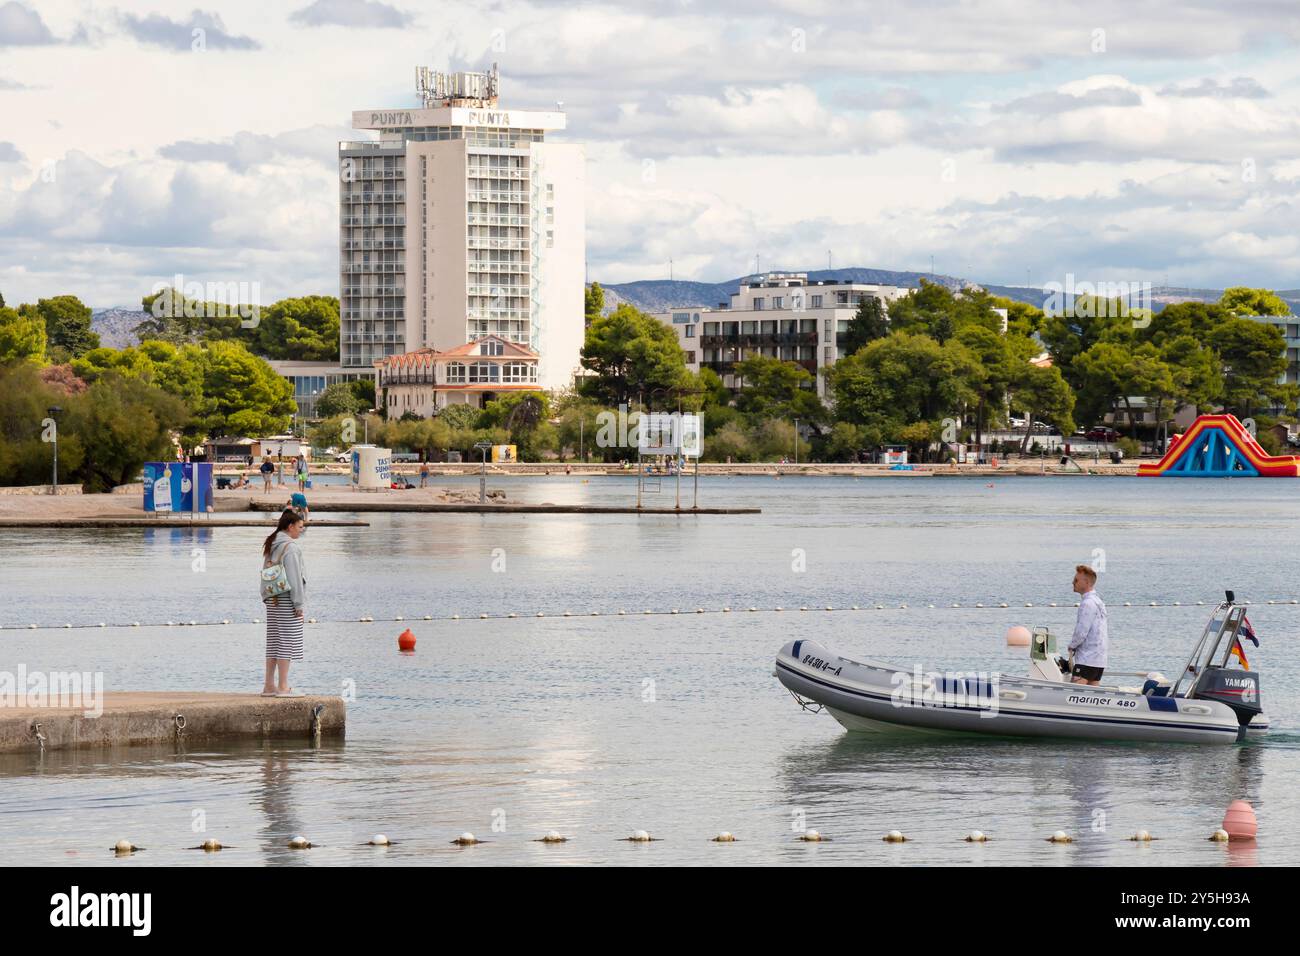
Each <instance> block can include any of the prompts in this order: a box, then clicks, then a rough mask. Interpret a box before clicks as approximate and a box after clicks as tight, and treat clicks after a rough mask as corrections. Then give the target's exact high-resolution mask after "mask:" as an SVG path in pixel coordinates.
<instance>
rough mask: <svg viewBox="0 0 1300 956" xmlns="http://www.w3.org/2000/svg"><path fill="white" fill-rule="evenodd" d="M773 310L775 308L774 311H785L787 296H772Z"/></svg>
mask: <svg viewBox="0 0 1300 956" xmlns="http://www.w3.org/2000/svg"><path fill="white" fill-rule="evenodd" d="M772 308H774V309H784V308H785V296H781V295H774V296H772Z"/></svg>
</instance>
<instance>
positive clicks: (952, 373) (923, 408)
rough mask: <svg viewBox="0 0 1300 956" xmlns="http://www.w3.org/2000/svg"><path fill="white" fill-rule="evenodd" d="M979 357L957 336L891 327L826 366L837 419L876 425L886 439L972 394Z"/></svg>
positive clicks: (935, 418) (947, 411) (936, 418)
mask: <svg viewBox="0 0 1300 956" xmlns="http://www.w3.org/2000/svg"><path fill="white" fill-rule="evenodd" d="M979 372H980V369H979V361H978V359H977V358H976V357H975V355H974V354H972V353H971V351H970V349H969V348H967V347H966V346H965V345H963V344H962V343H961V342H958V341H955V340H954V341H950V342H948V343H946V344H944V345H940V344H939V343H938V342H936V341H935V340H934V339H932V338H930V337H929V336H926V335H917V334H913V333H910V332H894V333H892V334H890V335H889V336H888V337H887V338H883V339H878V340H877V341H875V342H872V343H871V344H870V345H868V346H867V347H866V348H864V349H862V350H861V351H860V352H858V353H856V354H855V355H850V356H849V357H847V358H843V359H840V360H839V361H838V362H836V363H835V365H833V366H832V367H831V370H830V383H831V388H832V391H833V393H834V396H835V411H836V414H837V416H838V417H839V418H840V420H842V421H848V422H852V423H854V424H857V425H868V426H876V427H879V428H881V430H882V433H883V435H884V436H885V437H886V438H890V437H892V436H893V434H894V433H896V432H898V431H899V430H900V429H902V428H904V427H905V426H907V425H909V424H913V423H915V422H933V423H936V424H937V423H939V422H940V421H941V420H942V419H943V418H944V417H947V416H951V415H954V414H956V412H957V411H958V410H959V409H960V408H961V407H962V406H963V405H965V404H966V403H968V402H971V401H973V400H974V399H975V398H976V392H975V388H974V387H973V384H972V383H974V382H975V381H977V379H978V376H979Z"/></svg>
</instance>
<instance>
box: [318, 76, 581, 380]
mask: <svg viewBox="0 0 1300 956" xmlns="http://www.w3.org/2000/svg"><path fill="white" fill-rule="evenodd" d="M499 82H500V81H499V76H498V73H497V68H496V66H495V65H494V66H493V67H492V70H491V71H489V72H486V73H450V74H447V73H435V72H433V71H430V70H427V69H423V68H421V69H419V70H417V71H416V85H417V90H418V92H419V94H420V98H421V101H422V107H421V108H416V109H406V108H397V109H375V110H360V111H357V112H354V113H353V114H352V125H353V127H354V128H356V129H359V130H373V131H376V132H377V133H378V136H379V138H378V139H377V140H366V141H356V142H343V143H340V144H339V168H340V176H339V275H340V282H339V284H340V295H339V302H340V357H341V364H342V367H343V368H344V369H361V370H366V371H367V372H369V371H370V370H371V369H373V368H374V367H375V365H376V363H377V362H379V361H381V360H382V359H384V358H386V357H387V356H390V355H403V354H407V353H413V352H419V351H420V350H425V349H432V350H434V351H436V352H446V351H449V350H452V349H455V348H457V347H459V346H461V345H463V344H464V343H466V342H473V341H475V340H477V339H480V338H483V337H485V336H496V337H498V338H500V339H502V340H504V341H506V342H511V343H515V344H518V345H522V346H524V347H525V348H526V349H528V350H529V351H531V352H533V353H535V354H536V356H537V376H538V378H537V386H540V387H542V388H561V387H565V386H567V385H568V384H569V383H570V381H571V380H572V377H573V374H574V371H575V370H576V369H577V367H578V359H579V351H580V349H581V347H582V338H583V300H582V294H583V271H584V258H585V255H586V253H585V238H584V233H585V221H584V207H583V202H584V200H583V189H584V178H585V159H584V153H583V147H582V146H580V145H576V144H567V143H553V142H547V141H546V134H547V133H550V132H556V131H560V130H563V129H564V127H565V116H564V113H562V112H559V111H558V110H548V111H532V110H517V109H506V108H504V107H502V106H501V105H500V102H499V97H498V89H499Z"/></svg>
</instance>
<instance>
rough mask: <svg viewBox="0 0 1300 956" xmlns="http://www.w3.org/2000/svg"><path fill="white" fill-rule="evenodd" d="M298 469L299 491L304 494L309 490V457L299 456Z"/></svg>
mask: <svg viewBox="0 0 1300 956" xmlns="http://www.w3.org/2000/svg"><path fill="white" fill-rule="evenodd" d="M297 469H298V491H299V492H303V491H306V490H307V456H306V455H299V456H298V465H297Z"/></svg>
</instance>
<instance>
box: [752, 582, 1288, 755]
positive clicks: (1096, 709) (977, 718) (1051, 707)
mask: <svg viewBox="0 0 1300 956" xmlns="http://www.w3.org/2000/svg"><path fill="white" fill-rule="evenodd" d="M1245 617H1246V608H1245V606H1244V605H1240V604H1237V603H1236V602H1235V601H1234V599H1233V595H1232V592H1231V591H1229V592H1227V599H1226V600H1225V601H1224V602H1223V603H1221V604H1219V605H1218V607H1216V608H1215V610H1214V613H1213V614H1212V615H1211V617H1210V620H1209V623H1208V624H1207V625H1206V626H1205V630H1204V631H1203V632H1202V633H1201V637H1200V640H1198V641H1197V642H1196V645H1195V647H1193V649H1192V654H1191V656H1190V657H1189V658H1188V661H1187V665H1186V666H1185V667H1184V668H1183V671H1182V673H1181V674H1179V676H1178V678H1177V679H1176V680H1173V681H1170V680H1167V679H1165V677H1164V675H1162V674H1159V673H1155V672H1137V673H1131V674H1122V675H1119V676H1121V677H1141V678H1144V679H1143V681H1142V683H1141V685H1140V686H1131V687H1122V686H1102V685H1087V684H1075V683H1072V682H1071V681H1070V678H1069V666H1070V662H1069V661H1066V660H1062V659H1061V658H1059V657H1057V656H1056V638H1055V636H1054V635H1053V634H1052V633H1051V631H1050V630H1049V629H1048V628H1045V627H1038V628H1035V629H1034V631H1033V634H1032V637H1031V639H1030V643H1029V676H1027V677H1016V676H1007V675H1003V674H999V673H996V672H993V673H971V672H962V673H934V672H923V671H922V669H921V668H920V667H919V666H917V667H915V668H914V669H913V670H910V671H908V670H902V669H900V668H897V667H893V666H891V665H889V664H883V663H879V662H875V661H866V660H863V661H855V660H851V659H849V658H847V657H841V656H839V655H838V654H836V653H834V652H833V651H832V650H830V649H829V648H827V647H826V646H825V645H823V644H820V643H818V642H817V641H813V640H802V641H791V642H790V643H788V644H786V645H785V646H784V647H783V648H781V652H780V654H779V655H778V656H777V659H776V671H775V675H776V677H777V679H778V680H779V681H780V682H781V684H782V685H783V686H784V687H785V688H786V689H787V690H788V691H789V692H790V694H791V695H792V696H793V697H794V699H795V700H796V701H797V702H798V703H799V705H800V706H801V707H802V708H804V709H806V710H813V711H821V710H825V711H828V712H829V713H830V714H831V715H832V716H833V717H834V718H835V719H836V720H838V721H839V722H840V723H841V724H843V725H844V726H845V727H846V728H847V729H848V730H853V731H882V730H899V729H904V728H905V729H909V730H914V731H921V732H933V733H953V732H957V733H963V732H964V733H982V734H995V735H1000V736H1015V737H1080V738H1086V739H1091V740H1136V741H1163V742H1179V743H1211V744H1231V743H1236V742H1237V741H1239V740H1243V739H1245V738H1246V737H1247V736H1248V735H1255V734H1258V733H1261V732H1263V731H1265V730H1267V728H1268V721H1267V718H1266V717H1265V716H1264V714H1263V710H1262V708H1261V705H1260V696H1259V674H1258V673H1256V672H1255V671H1253V670H1246V669H1245V668H1244V667H1237V666H1230V662H1231V658H1232V657H1233V656H1234V655H1233V651H1234V649H1237V650H1238V651H1239V649H1240V646H1239V644H1238V641H1239V640H1240V637H1239V635H1240V636H1248V635H1250V634H1251V632H1250V631H1249V625H1248V624H1247V625H1246V627H1245V629H1244V630H1243V623H1244V622H1245ZM1252 636H1253V635H1252ZM1236 656H1237V657H1238V658H1239V659H1242V660H1244V657H1245V655H1244V653H1238V654H1237V655H1236ZM1112 676H1113V675H1112Z"/></svg>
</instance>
